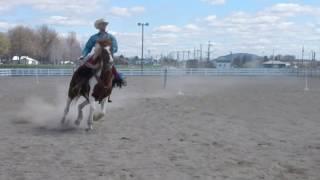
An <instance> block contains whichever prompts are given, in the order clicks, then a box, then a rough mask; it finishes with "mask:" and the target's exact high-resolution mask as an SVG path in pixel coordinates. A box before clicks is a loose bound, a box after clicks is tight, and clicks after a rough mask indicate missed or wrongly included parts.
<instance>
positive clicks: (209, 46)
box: [207, 41, 212, 62]
mask: <svg viewBox="0 0 320 180" xmlns="http://www.w3.org/2000/svg"><path fill="white" fill-rule="evenodd" d="M211 46H212V44H211V41H209V42H208V59H207V61H208V62H209V61H210V53H211V52H210V48H211Z"/></svg>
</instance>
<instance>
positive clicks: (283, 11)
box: [262, 3, 320, 17]
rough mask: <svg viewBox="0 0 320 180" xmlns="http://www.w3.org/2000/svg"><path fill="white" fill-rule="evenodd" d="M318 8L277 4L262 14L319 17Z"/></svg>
mask: <svg viewBox="0 0 320 180" xmlns="http://www.w3.org/2000/svg"><path fill="white" fill-rule="evenodd" d="M319 10H320V8H316V7H312V6H308V5H301V4H294V3H279V4H275V5H274V6H272V7H270V8H267V9H266V10H265V11H264V12H262V13H266V14H275V15H277V16H284V17H291V16H297V15H320V14H319Z"/></svg>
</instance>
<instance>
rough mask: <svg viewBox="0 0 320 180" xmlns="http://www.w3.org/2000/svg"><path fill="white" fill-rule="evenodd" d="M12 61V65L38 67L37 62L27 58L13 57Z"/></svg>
mask: <svg viewBox="0 0 320 180" xmlns="http://www.w3.org/2000/svg"><path fill="white" fill-rule="evenodd" d="M12 61H13V63H14V64H27V65H38V64H39V61H38V60H35V59H33V58H31V57H29V56H21V57H20V59H19V56H13V58H12Z"/></svg>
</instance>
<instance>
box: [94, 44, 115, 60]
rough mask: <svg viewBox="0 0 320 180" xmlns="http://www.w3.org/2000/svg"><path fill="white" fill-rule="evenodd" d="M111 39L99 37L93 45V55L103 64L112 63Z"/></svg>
mask: <svg viewBox="0 0 320 180" xmlns="http://www.w3.org/2000/svg"><path fill="white" fill-rule="evenodd" d="M111 45H112V41H111V40H109V39H105V38H104V39H99V40H97V43H96V45H95V57H99V59H100V60H101V62H103V64H105V65H108V64H111V63H113V57H112V53H111Z"/></svg>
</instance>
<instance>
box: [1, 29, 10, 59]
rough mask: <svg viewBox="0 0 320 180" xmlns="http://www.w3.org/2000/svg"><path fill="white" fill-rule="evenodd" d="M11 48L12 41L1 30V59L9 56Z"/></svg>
mask: <svg viewBox="0 0 320 180" xmlns="http://www.w3.org/2000/svg"><path fill="white" fill-rule="evenodd" d="M9 49H10V41H9V38H8V36H7V35H6V34H4V33H1V32H0V59H1V58H3V57H7V55H8V53H9Z"/></svg>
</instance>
